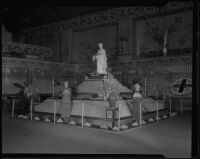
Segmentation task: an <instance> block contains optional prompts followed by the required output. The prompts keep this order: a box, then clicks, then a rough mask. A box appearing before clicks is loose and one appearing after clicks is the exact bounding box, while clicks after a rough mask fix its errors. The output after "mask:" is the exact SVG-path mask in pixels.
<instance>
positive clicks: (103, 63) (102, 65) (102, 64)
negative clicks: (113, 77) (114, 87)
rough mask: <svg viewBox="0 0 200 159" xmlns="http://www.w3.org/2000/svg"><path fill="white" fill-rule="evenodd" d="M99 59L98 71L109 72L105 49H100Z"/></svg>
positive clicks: (99, 72) (100, 72)
mask: <svg viewBox="0 0 200 159" xmlns="http://www.w3.org/2000/svg"><path fill="white" fill-rule="evenodd" d="M96 60H97V73H98V74H107V72H106V69H107V57H106V51H105V50H104V49H99V50H98V52H97V55H96Z"/></svg>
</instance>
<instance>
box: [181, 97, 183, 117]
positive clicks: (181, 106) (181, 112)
mask: <svg viewBox="0 0 200 159" xmlns="http://www.w3.org/2000/svg"><path fill="white" fill-rule="evenodd" d="M182 114H183V99H182V97H181V115H182Z"/></svg>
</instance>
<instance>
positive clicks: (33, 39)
mask: <svg viewBox="0 0 200 159" xmlns="http://www.w3.org/2000/svg"><path fill="white" fill-rule="evenodd" d="M192 5H193V4H192V2H171V3H168V4H167V5H166V6H165V7H164V8H158V7H119V8H114V9H111V10H107V11H102V12H97V13H94V14H89V15H86V16H82V17H77V18H72V19H68V20H65V21H59V22H57V23H52V24H48V25H44V26H40V27H36V28H32V29H28V30H24V31H23V32H24V34H25V35H26V38H25V39H26V43H31V44H38V45H45V46H47V45H51V47H52V49H53V52H54V57H55V59H56V61H58V62H67V63H68V62H74V61H78V59H81V58H82V56H83V53H82V52H80V50H79V49H80V47H86V48H87V47H88V48H89V47H90V48H91V49H90V51H91V50H93V48H95V47H96V44H93V43H90V42H87V41H86V43H87V44H80V41H77V40H75V41H73V39H77V37H78V36H80V35H81V34H83V35H84V36H85V39H87V40H88V39H91V38H93V39H92V40H91V41H94V42H96V41H97V39H98V37H99V38H100V37H103V36H104V38H103V39H102V41H105V43H107V44H105V45H108V44H109V46H108V48H107V50H108V52H109V55H110V54H116V51H117V54H118V55H120V56H119V58H124V57H125V56H124V55H129V56H127V57H126V58H125V59H126V60H127V59H128V60H130V57H131V58H132V59H134V58H135V57H137V55H139V54H141V55H142V56H146V55H147V54H152V52H151V51H154V52H155V51H157V50H159V46H157V44H156V42H153V41H154V40H152V39H151V40H149V36H150V35H148V34H149V33H147V29H146V28H145V27H148V25H149V24H147V23H146V21H145V20H144V17H145V16H147V17H151V18H150V19H151V20H152V23H155V27H154V28H156V27H157V28H158V30H160V29H161V30H163V29H164V28H162V27H166V26H169V27H170V29H171V30H170V32H171V33H169V40H168V46H169V49H174V46H175V45H176V44H177V45H178V48H181V49H182V48H183V47H184V49H188V48H189V51H188V50H185V51H186V52H191V40H190V39H191V35H192V30H191V28H192V27H191V26H192V23H191V22H192V21H191V19H192V18H191V15H192V11H191V8H192ZM188 8H189V9H188ZM162 10H164V16H163V15H162ZM188 11H190V12H188ZM168 13H170V14H174V15H168ZM155 15H156V16H155ZM152 16H153V18H152ZM158 16H163V18H158ZM138 18H139V19H140V20H139V21H138ZM136 19H137V22H136ZM161 21H162V23H160V22H161ZM112 23H116V24H117V25H118V33H114V32H115V30H116V29H114V30H110V28H109V27H108V28H107V29H108V30H107V31H105V32H109V34H105V33H103V34H101V35H102V36H101V35H100V33H101V32H102V30H103V28H101V27H100V26H102V25H108V24H112ZM166 23H167V24H166ZM158 24H159V25H158ZM160 24H161V26H160ZM86 28H90V30H91V32H89V31H88V32H87V31H86V30H85V31H83V30H84V29H86ZM97 28H99V32H98V31H97V30H98V29H97ZM100 28H101V29H100ZM77 29H78V30H79V31H75V32H74V30H77ZM80 30H82V31H80ZM100 30H101V31H100ZM81 32H82V33H81ZM190 33H191V34H190ZM78 34H79V35H78ZM116 34H117V40H118V46H117V47H116V46H115V44H116V41H115V40H114V39H116ZM138 34H141V36H139V35H138ZM161 34H163V33H161ZM162 36H163V35H162ZM177 36H180V37H179V38H176V37H177ZM47 37H48V38H47ZM174 37H175V38H174ZM107 38H108V39H113V40H111V41H112V42H108V41H107ZM37 39H40V40H39V41H38V40H37ZM47 39H48V40H47ZM170 39H171V40H170ZM72 41H73V42H72ZM74 42H75V43H74ZM76 42H77V43H76ZM46 43H48V44H46ZM72 44H74V45H75V49H74V48H73V47H72ZM74 45H73V46H74ZM80 45H84V46H80ZM86 45H87V46H86ZM77 47H79V49H78V50H77ZM105 48H106V47H105ZM149 52H150V53H149ZM75 54H76V57H74V55H75ZM86 54H88V52H87V53H86ZM89 54H90V53H89ZM154 54H156V53H153V55H154ZM177 54H182V52H181V51H180V52H178V53H177ZM77 55H78V56H77ZM121 55H123V56H121ZM130 55H131V56H130ZM84 57H87V55H86V56H84ZM74 58H75V59H74ZM76 58H77V59H76ZM115 60H117V58H116V59H115Z"/></svg>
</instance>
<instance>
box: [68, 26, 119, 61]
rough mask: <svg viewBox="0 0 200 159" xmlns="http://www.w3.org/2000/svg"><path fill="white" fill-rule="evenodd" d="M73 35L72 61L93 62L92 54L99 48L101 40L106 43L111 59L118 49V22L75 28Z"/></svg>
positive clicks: (108, 56)
mask: <svg viewBox="0 0 200 159" xmlns="http://www.w3.org/2000/svg"><path fill="white" fill-rule="evenodd" d="M72 36H73V38H72V56H71V61H75V62H77V63H91V62H92V55H94V54H96V52H97V50H98V45H97V44H98V43H100V42H101V43H103V44H104V48H106V54H107V58H108V59H109V60H111V59H112V57H113V56H114V55H115V54H116V52H117V49H118V25H117V24H110V25H106V26H98V27H95V28H87V29H84V30H74V31H73V32H72ZM80 61H81V62H80Z"/></svg>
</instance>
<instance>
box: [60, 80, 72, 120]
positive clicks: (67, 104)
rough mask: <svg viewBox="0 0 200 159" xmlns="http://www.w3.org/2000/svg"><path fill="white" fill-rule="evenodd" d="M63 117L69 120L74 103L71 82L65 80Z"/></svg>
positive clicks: (62, 102) (62, 105) (62, 103)
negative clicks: (72, 101)
mask: <svg viewBox="0 0 200 159" xmlns="http://www.w3.org/2000/svg"><path fill="white" fill-rule="evenodd" d="M60 108H61V118H62V119H63V120H64V122H65V123H67V122H68V121H69V118H70V114H71V110H72V103H71V88H70V87H69V82H68V81H64V90H63V91H62V100H61V105H60Z"/></svg>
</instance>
